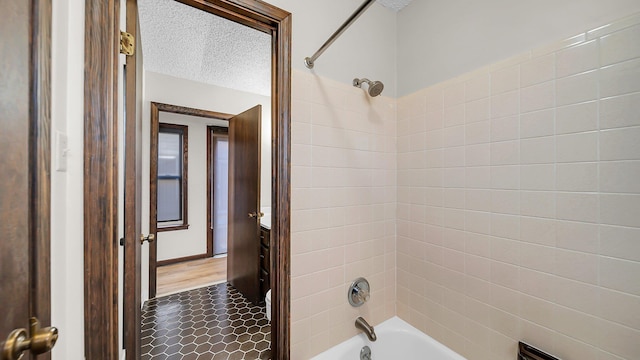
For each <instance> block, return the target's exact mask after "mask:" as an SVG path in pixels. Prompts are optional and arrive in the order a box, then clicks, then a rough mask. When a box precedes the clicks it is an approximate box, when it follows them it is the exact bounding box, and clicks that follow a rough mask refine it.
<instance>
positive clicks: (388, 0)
mask: <svg viewBox="0 0 640 360" xmlns="http://www.w3.org/2000/svg"><path fill="white" fill-rule="evenodd" d="M410 2H411V0H378V3H379V4H380V5H382V6H384V7H388V8H390V9H393V10H395V11H400V10H402V9H404V7H405V6H407V5H409V3H410Z"/></svg>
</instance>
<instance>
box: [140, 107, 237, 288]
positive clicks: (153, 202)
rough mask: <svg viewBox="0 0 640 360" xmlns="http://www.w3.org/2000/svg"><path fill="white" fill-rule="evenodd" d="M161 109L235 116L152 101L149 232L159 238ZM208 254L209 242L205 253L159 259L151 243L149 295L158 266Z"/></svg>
mask: <svg viewBox="0 0 640 360" xmlns="http://www.w3.org/2000/svg"><path fill="white" fill-rule="evenodd" d="M161 111H163V112H168V113H173V114H181V115H189V116H196V117H201V118H206V119H217V120H224V121H229V119H230V118H231V117H233V115H232V114H225V113H220V112H216V111H208V110H201V109H195V108H190V107H186V106H178V105H171V104H164V103H158V102H151V116H150V133H149V140H150V141H149V143H150V147H149V159H150V161H149V164H150V166H149V234H154V235H155V236H156V239H158V228H157V224H158V190H157V189H158V181H157V177H158V162H157V160H154V159H158V132H159V130H160V112H161ZM184 176H185V177H186V176H187V175H186V174H184ZM185 194H186V192H185ZM208 256H211V255H209V245H208V244H207V252H206V253H204V254H197V255H193V256H187V257H182V258H176V259H169V260H162V261H158V243H157V241H154V242H151V243H150V244H149V297H150V298H154V297H155V296H156V290H157V284H158V277H157V275H158V273H157V267H158V266H162V265H169V264H175V263H179V262H183V261H190V260H197V259H204V258H206V257H208Z"/></svg>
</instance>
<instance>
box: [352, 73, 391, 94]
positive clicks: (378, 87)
mask: <svg viewBox="0 0 640 360" xmlns="http://www.w3.org/2000/svg"><path fill="white" fill-rule="evenodd" d="M362 83H367V84H368V85H369V90H368V91H367V92H368V93H369V96H371V97H376V96H378V95H380V94H381V93H382V90H384V84H383V83H382V82H381V81H371V80H369V79H364V78H363V79H358V78H355V79H353V86H355V87H359V88H361V87H362Z"/></svg>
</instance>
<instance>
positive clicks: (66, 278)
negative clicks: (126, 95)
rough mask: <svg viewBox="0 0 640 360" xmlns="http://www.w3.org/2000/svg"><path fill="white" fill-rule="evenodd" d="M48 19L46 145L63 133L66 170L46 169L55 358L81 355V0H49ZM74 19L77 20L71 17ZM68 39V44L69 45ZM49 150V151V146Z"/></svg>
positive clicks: (82, 75)
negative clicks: (49, 95) (48, 117)
mask: <svg viewBox="0 0 640 360" xmlns="http://www.w3.org/2000/svg"><path fill="white" fill-rule="evenodd" d="M52 11H53V13H52V15H53V25H52V69H51V70H52V71H51V74H52V102H51V104H52V136H53V138H52V140H53V141H52V145H53V149H55V147H56V139H55V135H54V134H55V131H60V132H62V133H65V134H66V135H68V139H69V143H68V152H67V162H68V164H67V171H66V172H58V171H55V168H56V166H57V160H56V158H55V156H52V162H53V163H52V173H51V269H52V271H51V322H52V324H53V325H54V326H56V327H58V329H59V330H60V338H59V340H58V342H57V344H56V347H55V348H54V349H53V356H54V357H55V358H57V359H70V360H75V359H83V358H84V355H83V354H84V348H83V344H84V342H83V341H78V339H83V338H84V323H83V321H84V319H83V313H84V312H83V311H82V309H83V307H84V302H83V297H84V287H83V286H84V285H83V284H84V265H83V260H82V259H83V256H84V251H83V248H84V245H83V243H84V240H83V232H84V229H83V221H84V217H83V211H82V208H83V196H82V192H81V191H78V189H82V187H83V176H84V169H83V136H84V129H83V124H84V122H83V116H84V114H83V100H82V99H83V96H84V95H83V93H84V91H83V89H84V22H83V19H84V2H83V1H81V0H69V1H54V2H53V9H52ZM74 20H78V21H74ZM69 44H74V45H73V46H69ZM52 153H53V152H52Z"/></svg>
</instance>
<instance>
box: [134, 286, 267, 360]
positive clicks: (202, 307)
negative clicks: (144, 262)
mask: <svg viewBox="0 0 640 360" xmlns="http://www.w3.org/2000/svg"><path fill="white" fill-rule="evenodd" d="M270 344H271V326H270V325H269V322H268V321H267V317H266V315H265V314H264V307H261V306H255V305H253V304H251V303H250V302H248V301H247V300H246V299H245V298H244V297H243V296H242V294H240V293H239V292H238V291H237V290H236V289H235V288H233V287H232V286H231V285H228V284H225V283H223V284H217V285H211V286H208V287H204V288H200V289H195V290H190V291H185V292H181V293H178V294H173V295H168V296H164V297H161V298H157V299H151V300H149V301H147V302H146V303H145V304H144V307H143V309H142V360H146V359H157V360H162V359H170V360H174V359H214V360H232V359H233V360H235V359H238V360H239V359H247V360H249V359H270V358H271V349H270Z"/></svg>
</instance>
